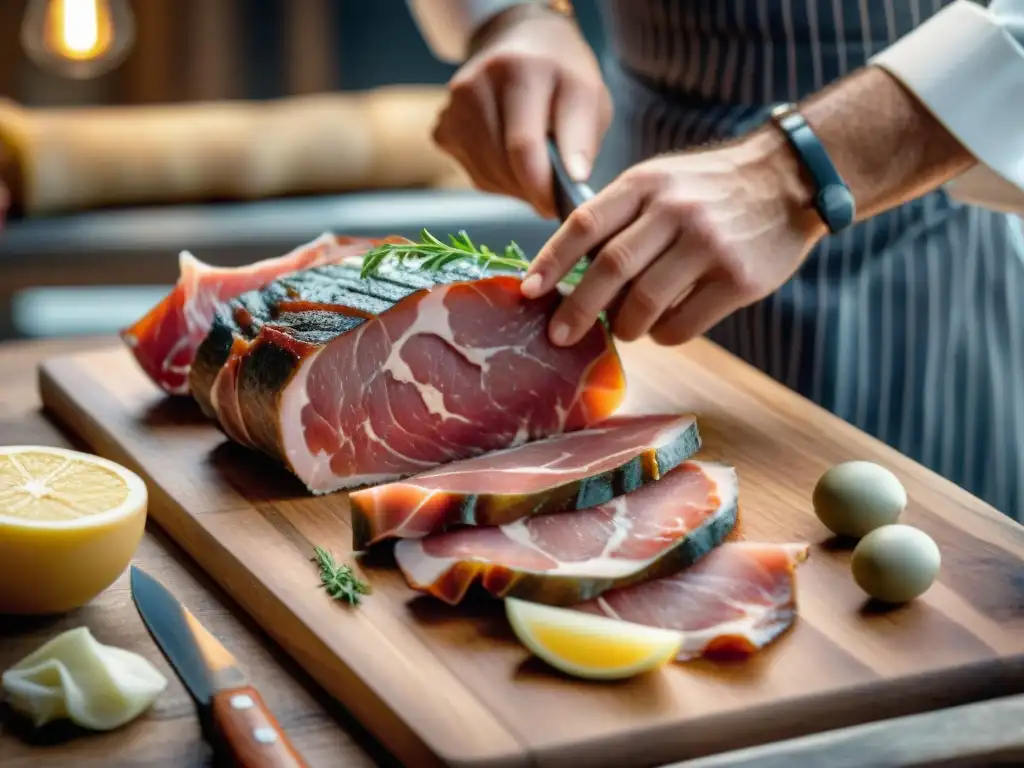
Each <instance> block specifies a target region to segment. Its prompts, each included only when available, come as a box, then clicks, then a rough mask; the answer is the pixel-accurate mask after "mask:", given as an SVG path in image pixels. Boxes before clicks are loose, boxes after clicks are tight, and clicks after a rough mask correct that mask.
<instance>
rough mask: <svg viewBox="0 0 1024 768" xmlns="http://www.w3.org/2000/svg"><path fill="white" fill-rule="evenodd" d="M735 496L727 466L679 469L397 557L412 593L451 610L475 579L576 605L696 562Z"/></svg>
mask: <svg viewBox="0 0 1024 768" xmlns="http://www.w3.org/2000/svg"><path fill="white" fill-rule="evenodd" d="M738 490H739V489H738V482H737V478H736V472H735V470H734V469H733V468H732V467H729V466H726V465H724V464H718V463H712V462H698V461H686V462H684V463H683V464H681V465H680V466H679V467H678V468H676V469H674V470H672V471H671V472H669V473H667V474H666V475H665V477H663V478H662V479H661V480H659V481H657V482H654V483H648V484H646V485H644V486H642V487H641V488H640V489H639V490H636V491H633V492H632V493H629V494H626V495H624V496H619V497H617V498H615V499H613V500H612V501H610V502H607V503H605V504H601V505H599V506H596V507H592V508H590V509H584V510H580V511H577V512H559V513H555V514H549V515H538V516H535V517H530V518H524V519H522V520H519V521H516V522H514V523H509V524H507V525H503V526H494V527H486V528H465V529H462V530H458V531H449V532H446V533H438V534H432V535H430V536H427V537H425V538H420V539H403V540H401V541H399V542H398V543H397V544H396V545H395V559H396V560H397V562H398V566H399V568H401V570H402V573H403V575H404V576H405V579H406V581H407V582H408V584H409V586H411V587H412V588H413V589H416V590H420V591H423V592H426V593H429V594H431V595H434V596H436V597H438V598H440V599H441V600H444V601H445V602H447V603H450V604H455V603H458V602H459V601H461V600H462V598H463V597H464V596H465V594H466V592H467V590H468V589H469V587H470V586H471V585H472V584H473V583H474V582H475V581H476V580H478V579H479V581H480V583H481V585H482V586H483V588H484V589H486V590H487V591H488V592H490V593H491V594H492V595H494V596H495V597H517V598H520V599H524V600H531V601H533V602H538V603H547V604H549V605H573V604H576V603H580V602H581V601H583V600H588V599H590V598H593V597H596V596H597V595H600V594H601V593H603V592H606V591H607V590H609V589H613V588H616V587H622V586H626V585H629V584H634V583H637V582H641V581H645V580H648V579H653V578H658V577H659V576H666V575H668V574H671V573H675V572H676V571H678V570H680V569H682V568H686V567H687V566H690V565H692V564H693V563H695V562H697V561H698V560H699V559H700V558H701V557H703V556H704V555H706V554H707V553H708V552H710V551H711V550H712V549H714V548H715V547H716V546H718V545H719V544H720V543H721V542H722V541H723V540H724V539H725V538H726V536H728V535H729V533H730V532H731V531H732V529H733V527H734V525H735V523H736V516H737V504H738Z"/></svg>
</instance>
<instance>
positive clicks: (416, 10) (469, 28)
mask: <svg viewBox="0 0 1024 768" xmlns="http://www.w3.org/2000/svg"><path fill="white" fill-rule="evenodd" d="M406 5H407V6H408V7H409V12H410V13H411V14H412V17H413V20H414V21H415V22H416V26H417V27H418V29H419V31H420V35H421V36H422V37H423V40H424V41H425V42H426V44H427V47H428V48H430V51H431V53H433V54H434V56H435V57H436V58H438V59H440V60H441V61H444V62H447V63H449V64H461V63H462V62H463V61H465V59H466V57H467V56H468V55H469V53H470V41H471V40H472V38H473V35H474V34H475V33H476V32H477V30H479V29H480V28H481V27H482V26H483V25H484V24H485V23H486V22H487V21H489V20H490V19H492V18H494V17H495V16H497V15H498V14H500V13H503V12H505V11H507V10H509V9H511V8H514V7H516V6H520V5H539V3H537V1H536V0H406Z"/></svg>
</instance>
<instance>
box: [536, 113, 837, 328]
mask: <svg viewBox="0 0 1024 768" xmlns="http://www.w3.org/2000/svg"><path fill="white" fill-rule="evenodd" d="M776 130H777V129H775V128H774V127H772V128H766V129H761V130H759V131H758V132H756V133H755V134H753V135H751V136H750V138H747V139H743V140H741V141H739V142H736V143H733V144H730V145H726V146H723V147H721V148H716V149H710V150H697V151H692V152H685V153H680V154H675V155H665V156H660V157H656V158H654V159H651V160H648V161H645V162H643V163H641V164H639V165H636V166H633V167H632V168H630V169H629V170H627V171H626V172H624V173H623V174H622V175H621V176H619V177H618V178H617V179H616V180H615V181H613V182H612V183H611V184H609V185H608V186H607V187H606V188H605V189H603V190H601V192H599V193H598V194H597V195H596V196H595V197H594V198H593V199H591V200H590V201H588V202H587V203H586V204H584V205H583V206H581V207H580V208H578V209H577V210H576V211H574V212H573V214H572V215H571V216H570V217H569V219H568V221H566V222H565V223H564V224H563V225H562V227H561V228H559V230H558V231H557V232H556V233H555V234H554V235H553V236H552V238H551V239H550V240H549V241H548V242H547V243H546V244H545V246H544V247H543V248H542V249H541V251H540V253H539V254H538V255H537V257H536V258H535V259H534V261H533V262H532V264H531V266H530V268H529V270H528V272H527V275H526V277H525V279H524V281H523V285H522V292H523V294H524V295H526V296H527V297H536V296H540V295H542V294H544V293H546V292H548V291H550V290H551V289H552V288H554V287H555V286H556V285H557V284H558V282H559V281H560V280H561V279H562V278H563V277H564V276H565V275H566V274H567V273H568V272H569V271H570V270H571V269H572V267H573V265H574V264H575V263H576V262H577V261H578V260H579V259H580V258H581V257H582V256H584V255H585V254H587V253H592V254H594V258H593V261H592V263H591V264H590V266H589V268H588V269H587V271H586V273H585V275H584V277H583V279H582V280H581V281H580V282H579V284H578V285H577V286H576V288H575V290H573V292H572V293H571V294H570V295H569V296H567V297H566V298H565V299H564V300H563V301H562V302H561V305H560V306H559V308H558V310H557V311H556V313H555V315H554V317H553V318H552V320H551V323H550V326H549V336H550V338H551V341H552V343H554V344H557V345H570V344H574V343H575V342H576V341H578V340H579V339H580V338H581V337H582V336H583V335H584V334H585V333H586V332H587V331H588V330H589V329H590V328H591V326H592V325H593V324H594V322H595V321H596V320H597V317H598V313H600V312H601V310H603V309H606V308H611V309H612V311H611V312H610V316H611V319H612V331H613V332H614V334H615V335H616V336H617V337H618V338H620V339H623V340H626V341H629V340H633V339H636V338H639V337H640V336H643V335H644V334H646V333H650V335H651V336H652V337H653V339H654V340H655V341H657V342H658V343H661V344H680V343H682V342H684V341H687V340H689V339H691V338H693V337H695V336H698V335H700V334H702V333H703V332H705V331H706V330H708V329H709V328H711V327H712V326H713V325H715V324H716V323H717V322H718V321H719V320H721V319H722V318H724V317H725V316H727V315H729V314H731V313H732V312H733V311H734V310H736V309H738V308H739V307H741V306H745V305H747V304H751V303H753V302H755V301H757V300H758V299H761V298H763V297H764V296H766V295H768V294H769V293H771V292H772V291H774V290H775V289H777V288H778V287H779V286H780V285H782V284H783V283H784V282H785V281H786V280H787V279H788V278H789V277H790V276H791V275H792V274H793V273H794V272H795V271H796V269H797V267H798V266H799V265H800V263H801V262H802V261H803V260H804V259H805V258H806V256H807V254H808V252H809V251H810V250H811V248H812V247H813V245H814V244H815V243H816V242H817V241H818V240H819V239H820V238H821V237H823V236H824V234H825V233H826V229H825V227H824V225H823V224H822V222H821V220H820V219H819V217H818V216H817V214H816V213H815V212H814V210H813V207H812V206H811V193H810V190H809V181H808V180H807V179H806V178H805V177H804V176H803V172H802V170H801V168H800V166H799V164H798V162H797V160H796V158H795V156H794V155H793V154H792V151H791V150H790V149H789V148H788V146H787V145H786V143H785V139H784V137H783V136H782V134H781V133H780V132H776Z"/></svg>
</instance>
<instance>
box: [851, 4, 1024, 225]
mask: <svg viewBox="0 0 1024 768" xmlns="http://www.w3.org/2000/svg"><path fill="white" fill-rule="evenodd" d="M869 63H871V64H874V65H877V66H879V67H882V68H883V69H885V70H886V71H887V72H889V73H890V74H891V75H892V76H893V77H895V78H896V79H897V80H899V81H900V82H901V83H903V85H904V86H906V87H907V88H908V89H909V90H910V91H911V92H912V93H914V94H915V95H916V96H917V98H918V99H920V101H921V103H922V104H923V105H924V106H925V107H926V108H927V109H928V110H929V111H930V112H931V113H932V114H933V115H934V116H935V118H936V119H937V120H938V121H939V122H940V123H941V124H942V125H943V126H945V128H946V129H947V130H948V131H949V132H950V133H951V134H952V135H953V136H955V137H956V138H957V139H958V140H959V141H960V143H961V144H962V145H963V146H964V148H965V149H967V151H968V152H970V153H971V154H972V155H974V157H975V158H976V159H977V160H978V162H979V163H981V165H982V167H978V168H975V169H973V170H972V171H969V172H968V173H966V174H964V175H963V176H961V177H960V178H959V179H957V180H954V182H952V183H951V184H950V192H951V193H953V192H954V189H959V190H962V191H963V192H964V193H965V194H966V195H969V196H970V197H971V198H973V199H972V200H971V202H974V203H976V204H979V205H986V206H988V207H994V208H1002V209H1006V208H1007V207H1009V208H1012V209H1015V210H1020V209H1021V207H1022V206H1024V48H1022V47H1021V45H1020V44H1019V43H1018V42H1017V41H1016V40H1015V39H1014V38H1013V37H1012V36H1011V35H1010V33H1009V32H1008V31H1007V30H1006V28H1005V27H1003V26H1002V25H1000V23H999V21H998V19H997V17H996V16H994V15H993V14H992V13H990V12H989V11H988V10H986V9H985V8H983V7H981V6H979V5H977V4H975V3H974V2H971V1H970V0H958V2H956V3H954V4H952V5H949V6H946V7H945V8H944V9H942V10H941V11H940V12H939V13H937V14H936V15H935V16H932V17H931V18H930V19H928V21H926V22H925V23H923V24H922V25H920V26H919V27H917V28H916V29H915V30H913V31H912V32H910V33H909V34H908V35H906V36H905V37H903V38H901V39H900V40H898V41H897V42H896V43H895V44H893V45H892V46H890V47H889V48H887V49H886V50H884V51H882V52H880V53H879V54H877V55H876V56H874V57H872V58H871V60H870V62H869ZM958 185H959V186H958Z"/></svg>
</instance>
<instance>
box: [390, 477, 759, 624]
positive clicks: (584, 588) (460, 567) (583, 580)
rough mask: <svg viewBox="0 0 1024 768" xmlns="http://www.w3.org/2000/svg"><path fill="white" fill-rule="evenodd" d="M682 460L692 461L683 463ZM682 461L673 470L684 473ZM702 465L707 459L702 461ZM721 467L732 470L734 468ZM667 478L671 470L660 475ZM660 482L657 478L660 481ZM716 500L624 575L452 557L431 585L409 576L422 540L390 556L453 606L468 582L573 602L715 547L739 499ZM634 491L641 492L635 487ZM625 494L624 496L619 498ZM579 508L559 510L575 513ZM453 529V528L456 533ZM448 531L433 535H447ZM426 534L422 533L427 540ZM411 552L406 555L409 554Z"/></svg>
mask: <svg viewBox="0 0 1024 768" xmlns="http://www.w3.org/2000/svg"><path fill="white" fill-rule="evenodd" d="M687 464H696V462H692V463H691V462H688V463H687ZM687 464H684V465H682V466H681V467H679V468H677V469H676V470H675V472H684V471H686V467H687ZM704 464H708V463H706V462H705V463H704ZM719 466H722V467H723V468H724V469H726V470H727V471H729V472H731V473H732V474H733V477H734V478H735V470H733V469H732V468H731V467H727V466H725V465H719ZM670 477H672V473H669V474H668V475H667V476H666V480H667V478H670ZM666 480H661V481H659V482H666ZM732 490H733V491H734V492H733V493H725V494H723V497H722V498H720V501H721V503H720V505H719V506H718V508H717V509H716V510H714V511H713V512H712V513H711V514H710V515H709V516H708V518H707V519H706V520H704V521H703V522H702V523H701V524H700V525H699V526H697V527H696V528H694V529H693V530H692V531H689V532H688V533H687V534H686V535H685V536H684V537H683V538H681V539H679V540H678V541H676V542H675V543H674V544H673V545H672V546H671V547H670V548H668V549H666V550H664V551H663V552H661V553H659V554H658V555H657V556H656V557H655V558H654V559H652V560H650V561H645V562H646V564H643V565H641V566H640V567H638V568H637V569H636V570H633V571H631V572H629V573H627V574H624V575H618V576H608V577H606V576H599V575H595V574H588V575H586V576H580V575H573V574H558V573H550V572H546V571H540V570H529V569H525V568H510V567H507V566H504V565H498V564H495V563H490V562H486V561H481V560H473V559H472V558H465V559H458V558H453V563H452V565H451V566H450V567H449V568H448V569H446V570H445V571H444V572H443V573H442V574H440V577H439V578H438V579H436V580H435V581H433V582H431V583H419V582H417V581H416V580H415V578H414V577H413V573H412V572H413V567H410V566H411V561H412V560H413V557H415V555H414V554H413V553H415V552H416V551H417V550H418V549H419V548H420V547H422V545H423V543H424V541H425V540H424V539H404V540H401V541H399V542H398V543H397V544H396V545H395V559H396V561H397V563H398V566H399V568H400V570H401V571H402V574H403V576H405V579H406V583H407V584H408V585H409V586H410V587H412V588H413V589H415V590H418V591H421V592H425V593H427V594H430V595H433V596H434V597H437V598H438V599H440V600H442V601H444V602H446V603H448V604H449V605H457V604H458V603H460V602H461V601H462V599H463V598H464V597H465V596H466V594H467V593H468V591H469V589H470V588H471V587H472V586H473V584H474V583H477V582H479V584H480V586H481V587H482V588H483V589H484V590H486V591H487V592H489V593H490V594H491V595H492V596H494V597H496V598H505V597H515V598H519V599H522V600H527V601H530V602H535V603H544V604H546V605H556V606H573V605H577V604H579V603H583V602H585V601H588V600H592V599H594V598H596V597H599V596H600V595H602V594H603V593H605V592H608V591H609V590H613V589H615V590H618V589H624V588H626V587H630V586H634V585H637V584H641V583H644V582H648V581H651V580H654V579H661V578H665V577H667V576H671V575H673V574H675V573H678V572H679V571H682V570H684V569H686V568H688V567H690V566H692V565H694V564H695V563H697V562H698V561H700V560H701V559H702V558H703V557H704V556H705V555H707V554H708V553H709V552H711V551H712V550H714V549H715V548H716V547H718V546H719V545H721V544H722V543H723V542H724V541H725V540H726V539H727V538H728V536H729V535H730V534H731V533H732V532H733V530H734V529H735V527H736V522H737V520H738V517H739V500H738V493H737V492H735V491H736V489H735V488H734V489H732ZM639 492H640V493H642V492H643V490H642V489H641V491H639ZM624 498H628V497H624ZM577 514H580V513H579V512H565V513H559V514H558V516H559V517H561V516H562V515H577ZM458 533H459V532H455V534H456V535H457V534H458ZM450 535H452V534H445V533H442V534H434V536H450ZM430 538H432V537H427V539H428V540H429V539H430ZM410 555H412V557H411V556H410Z"/></svg>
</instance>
